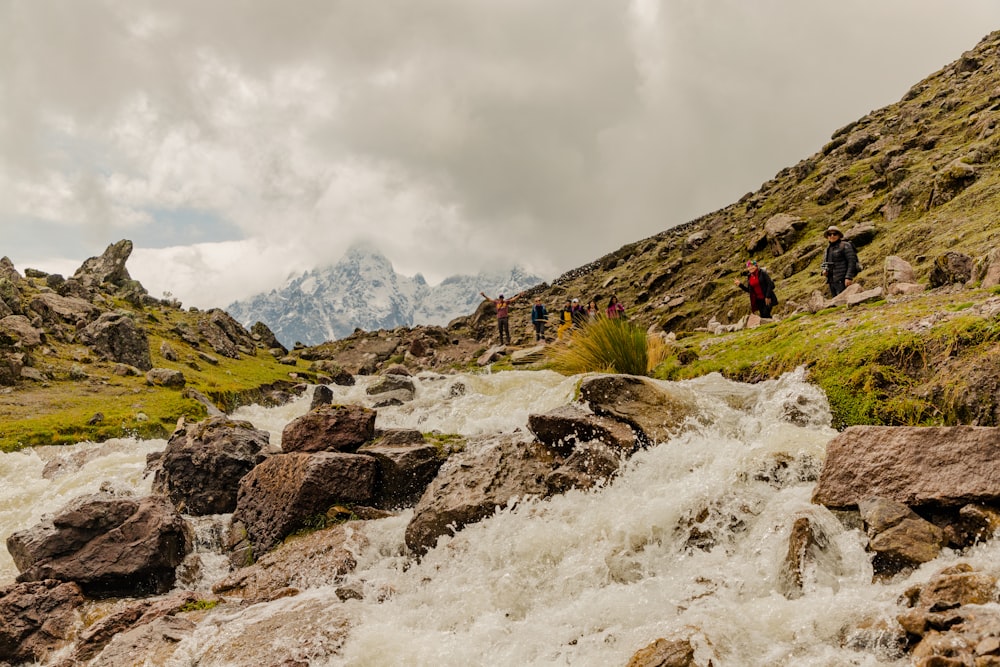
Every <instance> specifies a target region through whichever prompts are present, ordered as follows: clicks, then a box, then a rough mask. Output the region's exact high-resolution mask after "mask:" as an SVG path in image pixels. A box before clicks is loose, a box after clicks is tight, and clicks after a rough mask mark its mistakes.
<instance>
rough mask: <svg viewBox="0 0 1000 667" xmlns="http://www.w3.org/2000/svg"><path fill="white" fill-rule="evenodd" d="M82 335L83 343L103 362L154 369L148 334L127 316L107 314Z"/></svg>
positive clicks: (84, 329)
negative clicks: (103, 360)
mask: <svg viewBox="0 0 1000 667" xmlns="http://www.w3.org/2000/svg"><path fill="white" fill-rule="evenodd" d="M79 335H80V340H81V341H82V342H83V343H84V344H85V345H88V346H89V347H91V348H93V350H94V352H95V353H97V354H98V355H99V356H100V357H101V358H102V359H105V360H107V361H114V362H118V363H122V364H128V365H130V366H135V367H136V368H139V369H142V370H144V371H148V370H150V369H151V368H153V362H152V360H151V359H150V356H149V338H148V337H147V335H146V330H145V329H143V328H142V327H139V326H138V325H136V323H135V321H134V320H133V319H132V317H131V316H130V315H128V314H126V313H104V314H102V315H101V316H100V317H98V318H97V319H96V320H95V321H93V322H91V323H90V324H88V325H87V326H86V327H84V328H83V329H82V330H81V331H80V333H79Z"/></svg>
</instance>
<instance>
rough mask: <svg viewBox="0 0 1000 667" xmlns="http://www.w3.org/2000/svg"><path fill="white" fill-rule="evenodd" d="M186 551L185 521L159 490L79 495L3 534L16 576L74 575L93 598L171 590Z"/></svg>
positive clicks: (39, 578)
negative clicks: (143, 493) (140, 493)
mask: <svg viewBox="0 0 1000 667" xmlns="http://www.w3.org/2000/svg"><path fill="white" fill-rule="evenodd" d="M189 550H190V541H189V538H188V533H187V529H186V526H185V524H184V520H183V519H182V518H181V515H180V514H179V513H178V512H177V510H176V509H174V506H173V505H171V504H170V501H169V500H168V499H166V498H163V497H157V496H152V497H147V498H140V499H135V498H116V497H112V496H109V495H106V494H97V495H91V496H82V497H80V498H77V499H75V500H73V501H71V502H70V503H69V504H68V505H66V506H65V507H63V508H62V509H61V510H60V511H59V512H57V513H56V514H55V516H53V517H51V518H49V519H48V520H46V521H43V522H42V523H40V524H38V525H36V526H35V527H33V528H29V529H27V530H22V531H19V532H16V533H14V534H12V535H11V536H10V537H8V538H7V551H9V552H10V555H11V558H13V560H14V564H15V565H16V566H17V569H18V570H20V572H21V574H20V575H18V577H17V580H18V581H42V580H44V579H58V580H60V581H73V582H76V583H78V584H79V585H80V587H81V588H82V589H83V591H84V592H85V593H86V594H87V595H89V596H97V597H101V596H112V595H127V596H140V595H147V594H151V593H162V592H165V591H167V590H169V589H170V588H171V586H173V583H174V570H175V569H176V567H177V566H178V565H180V563H181V561H183V560H184V556H185V555H187V553H188V551H189Z"/></svg>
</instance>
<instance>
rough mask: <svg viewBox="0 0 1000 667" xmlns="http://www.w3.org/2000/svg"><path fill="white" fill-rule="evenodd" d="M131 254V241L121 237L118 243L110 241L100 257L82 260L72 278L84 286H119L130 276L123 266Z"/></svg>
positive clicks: (89, 287) (88, 287)
mask: <svg viewBox="0 0 1000 667" xmlns="http://www.w3.org/2000/svg"><path fill="white" fill-rule="evenodd" d="M131 254H132V242H131V241H129V240H127V239H123V240H121V241H119V242H118V243H112V244H111V245H109V246H108V247H107V248H106V249H105V250H104V253H103V254H102V255H101V256H100V257H91V258H89V259H87V260H86V261H84V263H83V264H82V265H81V266H80V268H79V269H77V270H76V273H74V274H73V278H74V279H75V280H77V281H79V282H80V283H81V284H82V285H83V286H84V287H85V288H87V289H91V288H95V287H97V288H100V287H103V286H105V285H106V284H110V285H113V286H116V287H120V286H122V285H124V284H125V282H126V281H131V280H132V278H131V277H130V276H129V274H128V270H127V269H126V268H125V262H127V261H128V258H129V255H131Z"/></svg>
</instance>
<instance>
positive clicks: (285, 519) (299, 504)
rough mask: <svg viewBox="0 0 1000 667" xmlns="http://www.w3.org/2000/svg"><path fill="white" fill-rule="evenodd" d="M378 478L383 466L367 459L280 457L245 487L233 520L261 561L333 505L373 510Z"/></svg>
mask: <svg viewBox="0 0 1000 667" xmlns="http://www.w3.org/2000/svg"><path fill="white" fill-rule="evenodd" d="M377 474H378V463H377V462H376V461H375V459H374V458H372V457H371V456H364V455H362V454H345V453H342V452H316V453H305V452H294V453H291V454H278V455H275V456H272V457H270V458H268V459H267V460H265V461H264V462H263V463H261V464H260V465H258V466H257V467H256V468H254V469H253V470H251V471H250V472H249V473H248V474H247V475H246V476H245V477H243V479H242V480H241V481H240V488H239V494H238V496H237V499H236V510H235V511H234V512H233V518H232V520H233V523H234V524H236V523H239V524H240V525H242V526H243V529H244V530H245V531H246V539H247V540H248V541H249V542H250V544H251V546H252V547H253V553H254V554H256V555H257V556H260V555H261V554H263V553H265V552H267V551H268V550H269V549H271V548H272V547H274V546H275V545H276V544H278V543H279V542H280V541H281V540H282V539H283V538H285V537H286V536H288V535H289V534H291V533H292V532H293V531H295V530H298V529H300V528H304V527H307V526H308V525H309V522H310V520H312V519H314V518H315V517H317V516H318V515H325V513H326V511H327V510H328V509H329V508H330V507H332V506H333V505H337V504H340V503H347V504H350V503H358V504H362V505H366V504H371V503H372V501H373V499H374V494H375V479H376V475H377Z"/></svg>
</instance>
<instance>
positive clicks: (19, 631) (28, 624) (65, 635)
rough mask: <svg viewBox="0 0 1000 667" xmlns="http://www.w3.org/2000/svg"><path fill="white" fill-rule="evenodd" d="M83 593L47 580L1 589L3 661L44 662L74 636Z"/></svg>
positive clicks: (0, 657) (0, 655)
mask: <svg viewBox="0 0 1000 667" xmlns="http://www.w3.org/2000/svg"><path fill="white" fill-rule="evenodd" d="M83 603H84V598H83V592H82V591H81V590H80V587H79V586H77V585H76V584H74V583H71V582H64V581H56V580H55V579H46V580H44V581H33V582H29V583H20V584H14V585H12V586H7V587H5V588H0V663H10V664H21V663H29V662H45V661H46V659H47V658H48V657H49V656H50V655H51V654H53V653H55V652H56V651H57V650H58V649H60V648H62V647H64V646H65V645H67V644H68V643H69V642H70V641H71V640H72V639H73V636H74V630H75V626H76V623H77V612H78V610H79V608H80V607H81V606H82V605H83Z"/></svg>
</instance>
